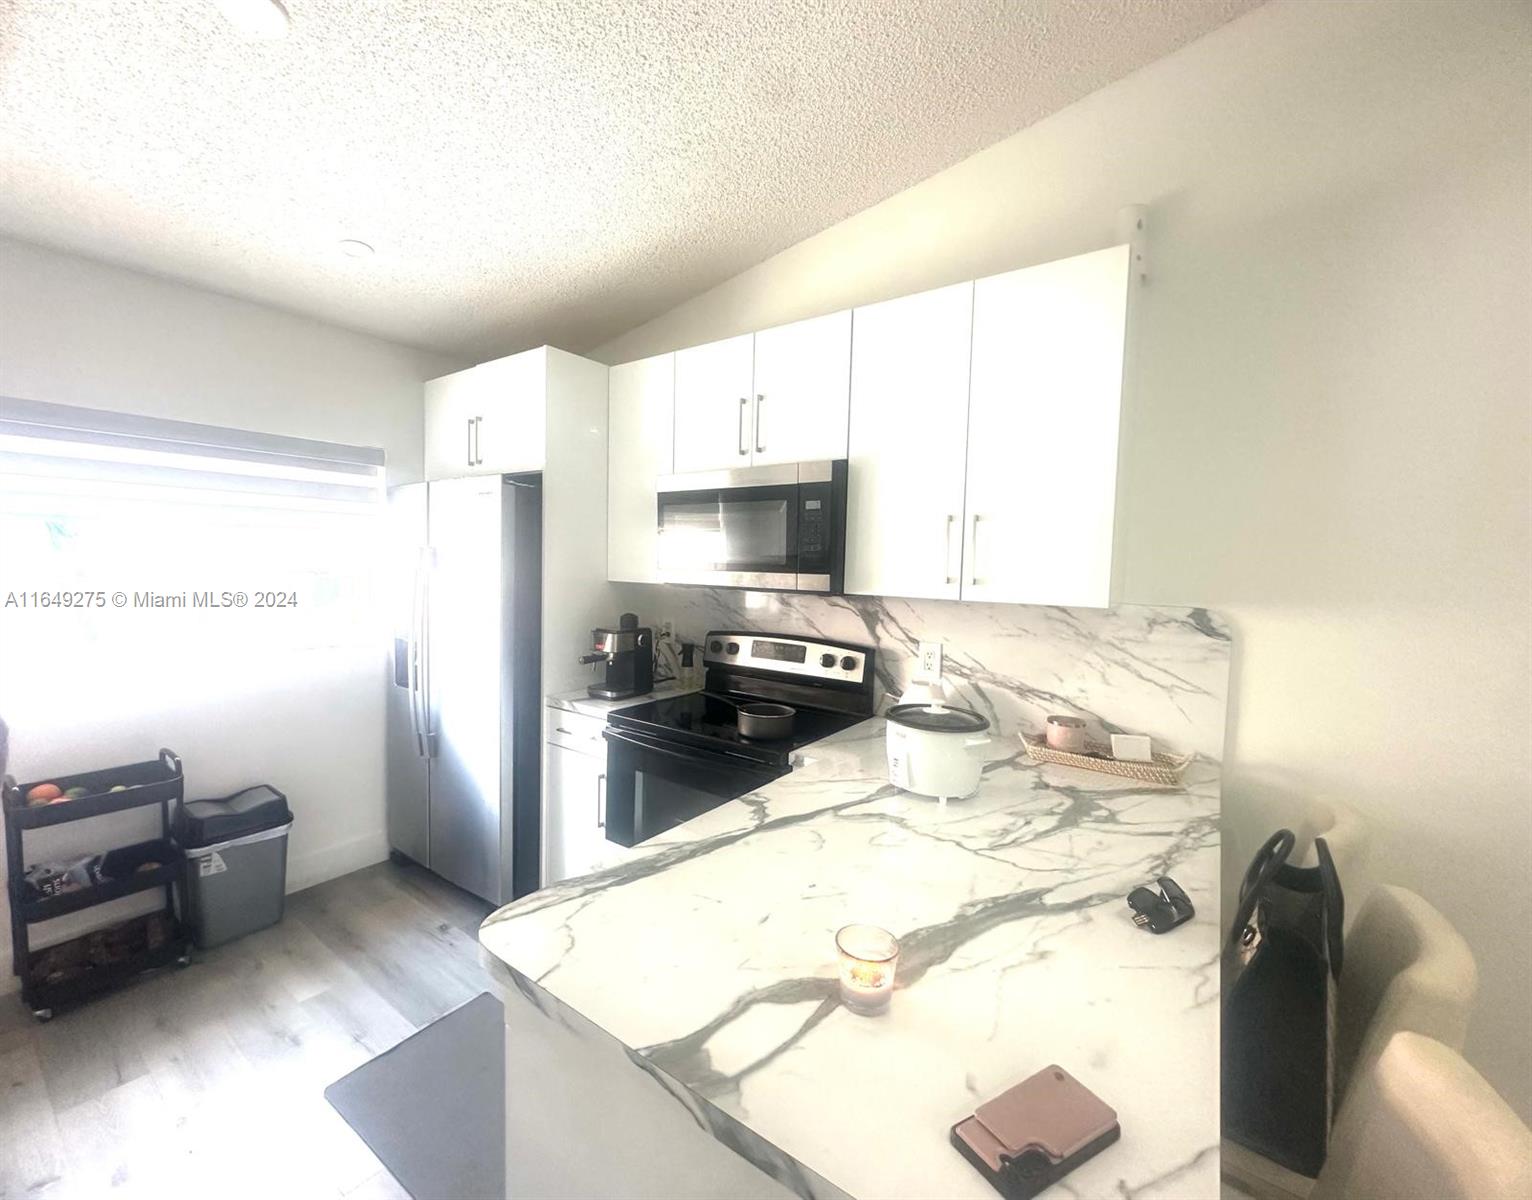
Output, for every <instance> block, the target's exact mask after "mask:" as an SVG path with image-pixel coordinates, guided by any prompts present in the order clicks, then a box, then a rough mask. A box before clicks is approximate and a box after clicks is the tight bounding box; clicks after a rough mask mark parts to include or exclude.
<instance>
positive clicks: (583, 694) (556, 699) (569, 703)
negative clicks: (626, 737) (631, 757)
mask: <svg viewBox="0 0 1532 1200" xmlns="http://www.w3.org/2000/svg"><path fill="white" fill-rule="evenodd" d="M696 690H697V688H696V686H695V685H693V684H680V683H666V684H661V685H660V686H659V687H657V688H655V689H654V690H653V691H652V692H645V693H644V694H643V695H642V696H626V697H624V698H623V699H621V700H597V699H596V698H595V697H594V696H592V695H591V694H590V693H589V692H587V691H586V690H585V689H584V688H577V689H576V690H574V691H572V692H550V693H549V694H548V695H547V696H545V697H544V698H543V700H544V703H546V704H547V705H548V707H550V708H562V709H564V710H565V711H566V712H573V713H581V714H583V715H585V716H587V717H601V718H602V719H603V720H605V718H606V714H607V713H609V712H611V711H612V710H613V709H617V708H627V707H628V705H630V704H643V703H644V702H645V701H646V700H664V699H665V698H666V697H668V696H684V695H685V694H686V693H687V692H695V691H696Z"/></svg>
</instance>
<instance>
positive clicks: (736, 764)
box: [602, 729, 787, 846]
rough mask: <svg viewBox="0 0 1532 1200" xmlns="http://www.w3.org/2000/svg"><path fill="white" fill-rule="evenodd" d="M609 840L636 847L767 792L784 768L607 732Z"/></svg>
mask: <svg viewBox="0 0 1532 1200" xmlns="http://www.w3.org/2000/svg"><path fill="white" fill-rule="evenodd" d="M602 736H603V737H605V738H606V837H607V840H608V841H611V842H616V843H617V844H618V845H619V846H636V845H638V844H639V843H640V842H644V841H648V840H649V839H650V838H652V837H654V836H656V835H657V834H661V833H664V832H665V831H666V830H667V829H674V828H675V827H676V826H677V825H680V824H681V823H682V822H684V821H690V820H691V819H692V818H693V817H697V816H701V815H702V814H703V813H705V812H708V811H710V810H712V809H715V808H717V807H718V806H719V805H720V804H724V803H726V802H727V801H729V800H733V799H734V798H735V797H736V796H743V795H744V794H745V793H746V792H752V791H754V790H755V789H756V788H760V787H764V786H765V785H766V784H768V783H770V782H771V781H772V780H773V779H777V778H779V777H780V776H782V775H785V774H787V770H786V768H775V767H768V766H765V765H764V764H761V763H755V762H750V761H748V760H746V759H742V758H737V757H735V756H734V755H732V754H720V753H717V752H716V751H712V750H702V749H699V748H696V747H691V746H678V745H675V744H674V743H670V742H664V741H661V740H660V739H658V738H653V737H649V736H648V735H646V734H642V733H635V732H633V731H632V730H627V729H623V730H618V729H607V730H605V731H604V732H603V734H602Z"/></svg>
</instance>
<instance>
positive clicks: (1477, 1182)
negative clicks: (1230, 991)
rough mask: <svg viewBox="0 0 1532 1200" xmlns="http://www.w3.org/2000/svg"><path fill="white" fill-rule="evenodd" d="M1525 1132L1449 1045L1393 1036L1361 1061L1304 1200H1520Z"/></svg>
mask: <svg viewBox="0 0 1532 1200" xmlns="http://www.w3.org/2000/svg"><path fill="white" fill-rule="evenodd" d="M1528 1196H1532V1132H1529V1131H1528V1130H1527V1127H1526V1125H1524V1124H1523V1123H1522V1121H1521V1118H1520V1117H1518V1116H1517V1115H1516V1114H1515V1113H1514V1112H1512V1111H1511V1109H1510V1108H1509V1106H1508V1105H1507V1104H1506V1103H1505V1101H1504V1100H1502V1099H1501V1098H1500V1097H1499V1096H1498V1095H1496V1093H1495V1090H1494V1089H1493V1088H1492V1087H1490V1085H1489V1084H1488V1083H1486V1082H1485V1080H1484V1078H1483V1076H1481V1075H1480V1074H1479V1073H1478V1072H1477V1071H1475V1070H1474V1069H1473V1068H1472V1067H1471V1066H1469V1065H1468V1064H1467V1063H1466V1062H1464V1061H1463V1059H1462V1058H1461V1057H1460V1056H1459V1055H1458V1053H1457V1052H1456V1051H1455V1050H1453V1049H1452V1048H1451V1047H1448V1046H1444V1045H1442V1043H1440V1042H1438V1041H1435V1040H1433V1039H1431V1038H1428V1037H1423V1036H1421V1035H1420V1034H1418V1033H1411V1032H1408V1031H1402V1032H1399V1033H1395V1034H1394V1035H1393V1036H1392V1037H1390V1038H1389V1039H1388V1041H1387V1042H1386V1043H1385V1044H1384V1045H1383V1046H1381V1047H1380V1048H1379V1049H1378V1052H1377V1053H1376V1054H1375V1055H1373V1056H1372V1057H1371V1058H1367V1059H1363V1060H1362V1061H1361V1062H1360V1063H1359V1070H1358V1071H1357V1074H1356V1077H1355V1079H1354V1080H1353V1083H1352V1087H1351V1090H1350V1091H1349V1092H1348V1093H1347V1095H1346V1099H1345V1102H1344V1103H1343V1104H1342V1105H1341V1111H1340V1116H1339V1118H1338V1119H1337V1121H1336V1123H1335V1134H1334V1137H1333V1139H1332V1141H1331V1146H1330V1156H1329V1159H1328V1160H1327V1161H1326V1162H1325V1166H1324V1170H1323V1171H1321V1172H1320V1174H1319V1179H1318V1180H1317V1181H1316V1182H1315V1184H1314V1190H1313V1192H1312V1193H1311V1200H1526V1198H1527V1197H1528Z"/></svg>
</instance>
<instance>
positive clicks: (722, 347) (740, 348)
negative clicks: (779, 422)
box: [675, 333, 755, 471]
mask: <svg viewBox="0 0 1532 1200" xmlns="http://www.w3.org/2000/svg"><path fill="white" fill-rule="evenodd" d="M754 347H755V335H754V334H751V333H745V334H741V335H740V336H739V337H732V338H725V339H724V340H723V341H721V342H710V343H708V344H707V345H706V346H693V347H691V348H690V349H688V350H677V351H676V417H675V469H676V470H677V471H716V470H720V469H724V468H729V467H748V466H749V465H750V455H751V449H750V447H751V441H750V435H751V432H752V430H751V419H752V415H753V407H754V398H753V396H752V395H751V391H750V387H751V382H752V376H753V363H754Z"/></svg>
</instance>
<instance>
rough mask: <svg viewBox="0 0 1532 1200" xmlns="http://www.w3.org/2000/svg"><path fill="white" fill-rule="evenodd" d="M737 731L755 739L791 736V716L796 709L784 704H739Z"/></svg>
mask: <svg viewBox="0 0 1532 1200" xmlns="http://www.w3.org/2000/svg"><path fill="white" fill-rule="evenodd" d="M738 708H739V732H740V734H741V736H743V737H747V738H755V739H756V740H757V741H763V742H766V741H775V740H777V739H778V738H785V737H792V736H793V718H794V717H795V716H797V714H798V710H797V709H795V708H792V707H791V706H789V705H786V704H769V703H765V702H762V703H759V704H741V705H739V706H738Z"/></svg>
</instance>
